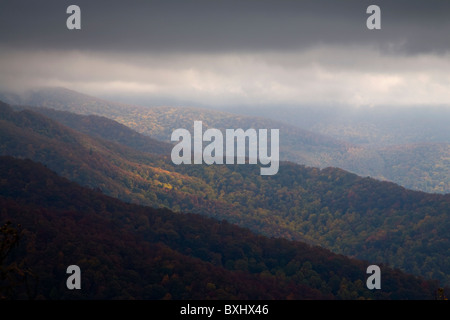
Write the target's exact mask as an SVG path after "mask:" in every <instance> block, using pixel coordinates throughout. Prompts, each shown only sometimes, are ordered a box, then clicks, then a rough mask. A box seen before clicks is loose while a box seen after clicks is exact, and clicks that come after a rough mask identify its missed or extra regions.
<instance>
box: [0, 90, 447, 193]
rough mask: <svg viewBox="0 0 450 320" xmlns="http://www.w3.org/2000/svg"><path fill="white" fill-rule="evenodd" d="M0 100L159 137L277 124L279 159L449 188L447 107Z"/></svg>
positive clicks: (56, 96) (73, 95)
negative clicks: (198, 125) (199, 128)
mask: <svg viewBox="0 0 450 320" xmlns="http://www.w3.org/2000/svg"><path fill="white" fill-rule="evenodd" d="M2 99H3V100H4V101H6V102H9V103H11V104H18V105H31V106H38V107H49V108H54V109H58V110H63V111H70V112H73V113H77V114H84V115H99V116H104V117H107V118H110V119H113V120H116V121H117V122H119V123H121V124H124V125H126V126H128V127H130V128H132V129H134V130H135V131H137V132H139V133H142V134H144V135H147V136H151V137H153V138H157V139H159V140H161V141H165V142H169V141H170V136H171V133H172V132H173V130H175V129H177V128H186V129H188V130H192V126H193V123H194V121H195V120H202V121H203V124H204V127H205V128H208V127H209V128H218V129H225V128H227V129H228V128H235V129H237V128H243V129H248V128H256V129H263V128H267V129H280V158H281V159H282V160H288V161H292V162H295V163H299V164H303V165H306V166H312V167H318V168H325V167H329V166H331V167H339V168H343V169H345V170H347V171H350V172H353V173H356V174H358V175H361V176H370V177H373V178H376V179H380V180H388V181H393V182H395V183H397V184H400V185H402V186H404V187H406V188H408V189H413V190H419V191H425V192H433V193H450V176H449V170H448V168H449V167H450V140H449V139H450V130H449V128H448V125H447V123H448V120H446V119H450V118H449V115H450V113H449V112H448V111H447V110H445V109H444V110H443V111H442V110H440V111H439V113H437V112H436V110H429V109H427V108H422V109H419V110H418V111H417V112H416V111H414V110H413V111H411V110H408V109H406V110H401V111H397V112H394V111H392V110H390V109H388V111H386V110H382V111H376V110H369V111H367V112H362V111H361V110H350V111H348V110H345V109H342V108H340V107H333V108H325V109H324V110H322V109H320V108H319V109H311V108H306V107H303V108H302V107H299V108H298V110H297V108H294V109H293V108H287V107H285V108H283V107H279V108H275V110H276V111H275V112H274V111H273V110H271V109H269V110H267V109H264V108H263V109H259V108H258V109H253V110H252V109H251V108H250V109H248V110H247V109H242V108H235V109H232V108H229V109H228V110H232V111H234V113H231V112H225V111H219V110H213V109H201V108H191V107H168V106H165V107H142V106H134V105H127V104H122V103H115V102H111V101H106V100H102V99H98V98H95V97H91V96H88V95H84V94H81V93H78V92H75V91H72V90H68V89H64V88H43V89H39V90H31V91H28V92H26V93H24V94H21V95H18V94H11V93H0V100H2ZM244 113H246V114H247V115H244ZM439 115H442V116H439ZM264 116H266V118H264ZM424 149H425V152H424Z"/></svg>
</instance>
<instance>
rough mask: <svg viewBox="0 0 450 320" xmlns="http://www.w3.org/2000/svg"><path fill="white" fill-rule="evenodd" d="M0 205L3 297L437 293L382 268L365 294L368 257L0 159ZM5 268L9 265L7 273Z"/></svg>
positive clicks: (388, 295)
mask: <svg viewBox="0 0 450 320" xmlns="http://www.w3.org/2000/svg"><path fill="white" fill-rule="evenodd" d="M0 204H1V208H2V209H1V211H0V224H1V226H5V227H4V228H2V229H1V231H2V235H3V234H7V232H9V233H10V234H11V232H14V230H17V231H19V232H20V235H21V238H20V242H19V246H18V247H17V248H13V251H11V252H10V255H8V257H7V259H6V260H5V261H4V262H3V264H2V265H0V268H2V269H3V270H9V271H7V274H8V277H7V281H5V282H3V286H2V287H1V290H0V296H3V298H15V299H27V298H37V299H241V300H245V299H434V298H435V297H436V296H435V294H436V289H437V284H436V283H435V282H430V281H425V280H424V279H421V278H419V277H415V276H411V275H406V274H404V273H402V272H400V271H398V270H392V269H390V268H388V267H387V266H384V265H381V268H382V279H383V280H382V281H383V282H382V290H369V289H367V288H366V286H365V279H366V277H367V274H366V268H367V266H368V263H369V262H366V261H358V260H355V259H350V258H347V257H344V256H342V255H336V254H333V253H331V252H330V251H328V250H325V249H322V248H319V247H311V246H308V245H306V244H303V243H300V242H293V241H288V240H285V239H270V238H266V237H263V236H257V235H254V234H252V233H251V232H249V231H248V230H246V229H242V228H239V227H237V226H233V225H231V224H229V223H227V222H226V221H221V222H219V221H215V220H212V219H207V218H205V217H202V216H199V215H194V214H176V213H173V212H170V211H169V210H166V209H160V210H156V209H152V208H149V207H143V206H137V205H132V204H126V203H123V202H121V201H119V200H117V199H114V198H110V197H107V196H105V195H103V194H101V193H98V192H96V191H93V190H90V189H86V188H81V187H80V186H78V185H77V184H75V183H73V182H70V181H68V180H66V179H64V178H61V177H59V176H57V175H56V174H54V173H53V172H51V171H49V170H48V169H47V168H45V167H44V166H42V165H40V164H36V163H33V162H32V161H30V160H18V159H14V158H10V157H1V158H0ZM8 221H10V222H11V223H9V224H7V222H8ZM19 225H20V226H19ZM1 239H3V238H1ZM13 264H15V265H16V266H18V268H12V269H8V266H11V265H13ZM74 264H75V265H78V266H79V267H80V269H81V270H82V290H73V291H71V290H68V289H67V287H66V278H67V276H68V275H67V274H66V268H67V266H69V265H74ZM25 275H26V278H25ZM11 279H14V281H12V280H11ZM27 288H28V290H27Z"/></svg>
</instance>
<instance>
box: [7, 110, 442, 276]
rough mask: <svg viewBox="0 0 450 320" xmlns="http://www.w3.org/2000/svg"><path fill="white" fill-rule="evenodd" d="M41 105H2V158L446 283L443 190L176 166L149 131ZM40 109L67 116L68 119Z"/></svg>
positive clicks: (321, 174)
mask: <svg viewBox="0 0 450 320" xmlns="http://www.w3.org/2000/svg"><path fill="white" fill-rule="evenodd" d="M43 110H44V109H30V110H23V111H20V112H16V111H13V110H12V109H11V108H10V107H9V106H7V105H3V106H2V107H1V110H0V154H1V155H10V156H14V157H20V158H29V159H32V160H33V161H37V162H41V163H43V164H45V165H46V166H47V167H48V168H49V169H51V170H53V171H55V172H56V173H58V174H59V175H61V176H63V177H66V178H68V179H70V180H72V181H75V182H77V183H79V184H81V185H83V186H87V187H89V188H91V189H96V190H101V191H102V192H103V193H104V194H107V195H109V196H113V197H116V198H119V199H121V200H124V201H127V202H133V203H136V204H143V205H149V206H153V207H166V208H170V209H171V210H173V211H179V212H192V213H200V214H203V215H208V216H211V217H214V218H216V219H218V220H223V219H226V220H227V221H229V222H231V223H235V224H238V225H239V226H242V227H246V228H249V229H250V230H252V231H253V232H257V233H259V234H263V235H266V236H270V237H282V238H286V239H293V240H301V241H306V242H308V243H310V244H314V245H320V246H323V247H325V248H328V249H330V250H332V251H334V252H336V253H341V254H345V255H348V256H352V257H355V258H358V259H366V260H368V261H371V262H373V263H376V264H378V263H388V264H389V265H391V266H393V267H398V268H400V269H401V270H404V271H407V272H410V273H413V274H416V275H422V276H425V277H427V278H432V279H437V280H439V281H440V282H441V284H442V285H445V284H449V283H450V279H449V275H450V270H449V267H450V261H449V259H450V252H449V250H450V241H449V234H448V232H447V230H448V228H449V227H450V226H449V224H450V219H449V214H450V198H449V197H450V195H439V194H427V193H423V192H416V191H411V190H407V189H404V188H402V187H400V186H398V185H395V184H393V183H389V182H380V181H377V180H374V179H370V178H362V177H358V176H357V175H355V174H351V173H349V172H346V171H344V170H341V169H337V168H327V169H322V170H320V169H317V168H310V167H305V166H301V165H298V164H294V163H285V162H282V163H281V164H280V168H279V172H278V173H277V174H276V175H273V176H261V175H260V168H259V166H255V165H244V166H243V165H237V164H236V165H211V166H203V165H199V166H194V165H191V166H189V165H186V166H183V165H178V166H177V165H174V164H173V163H172V162H171V160H170V157H169V153H165V152H163V151H161V152H160V153H159V154H156V152H155V153H150V152H151V148H154V149H155V148H156V149H158V146H157V145H156V144H151V143H152V141H154V140H153V139H151V138H149V137H144V136H142V135H140V134H138V133H137V132H133V131H130V130H123V131H122V130H121V131H120V132H122V133H123V134H121V135H120V136H115V135H113V134H112V133H111V132H113V131H114V130H115V129H112V128H117V126H118V124H117V123H116V122H114V121H112V120H110V119H106V118H99V117H93V116H89V117H87V116H81V115H73V114H68V113H65V115H64V116H61V117H60V116H59V115H58V114H61V112H56V111H52V112H50V111H48V110H47V111H43ZM37 111H39V112H44V113H45V112H46V113H48V114H49V115H50V114H52V113H53V115H54V117H55V119H56V118H57V117H59V118H65V120H64V124H65V125H62V124H61V123H59V122H57V121H55V120H52V119H50V118H48V117H47V116H44V115H42V114H39V113H37ZM52 117H53V116H52ZM97 120H101V122H99V121H97ZM58 121H59V120H58ZM61 121H62V120H61ZM230 121H231V120H230ZM100 123H101V125H99V124H100ZM80 124H83V125H82V126H81V125H80ZM150 124H151V123H150ZM155 125H157V124H155ZM191 125H192V123H191ZM68 126H70V127H71V128H69V127H68ZM80 127H83V128H82V129H81V128H80ZM120 127H123V126H120ZM77 128H78V129H79V130H81V131H83V132H80V131H77V130H78V129H77ZM100 129H101V130H100ZM280 135H281V131H280ZM144 138H147V139H150V140H145V139H144ZM282 139H283V138H282V136H280V141H282ZM136 141H147V142H146V143H147V145H148V146H149V147H148V148H147V149H146V150H142V149H140V148H138V147H137V145H139V143H138V144H136ZM158 143H161V142H158ZM162 144H163V143H162ZM163 145H164V146H168V147H167V149H165V150H170V149H171V148H172V147H173V146H171V145H169V144H163Z"/></svg>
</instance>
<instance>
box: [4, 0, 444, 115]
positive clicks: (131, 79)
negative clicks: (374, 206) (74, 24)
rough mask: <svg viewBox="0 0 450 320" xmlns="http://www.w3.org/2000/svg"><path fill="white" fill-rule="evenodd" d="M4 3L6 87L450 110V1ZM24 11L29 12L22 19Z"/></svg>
mask: <svg viewBox="0 0 450 320" xmlns="http://www.w3.org/2000/svg"><path fill="white" fill-rule="evenodd" d="M70 4H72V2H71V1H70V2H69V1H66V0H57V1H56V0H47V1H39V2H37V1H31V2H30V1H23V0H14V1H9V0H7V1H3V2H2V3H0V29H1V30H8V32H2V33H0V86H1V87H2V88H7V89H16V90H18V89H26V88H29V87H32V86H37V85H39V86H65V87H68V88H70V89H74V90H79V91H82V92H85V93H89V94H93V95H101V96H108V95H109V96H111V95H112V94H114V95H116V96H117V97H121V98H122V100H124V101H126V99H136V98H139V99H140V100H141V101H146V103H147V104H154V103H158V104H161V103H178V104H187V103H189V104H191V105H192V104H196V105H202V106H208V105H210V106H226V105H240V106H245V105H280V104H283V105H299V104H310V105H353V106H376V105H410V104H425V105H428V104H446V105H448V101H447V99H448V94H449V92H448V91H449V90H448V88H449V84H450V78H449V77H450V76H449V75H450V72H449V71H450V64H449V61H450V60H449V55H450V50H449V48H450V43H449V42H450V38H449V37H448V34H450V19H449V16H450V3H449V2H448V1H440V0H439V1H435V0H430V1H426V2H425V1H404V0H397V1H385V0H379V1H377V4H378V5H379V6H380V7H381V10H382V29H381V30H378V31H369V30H367V28H366V26H365V25H366V24H365V23H366V19H367V17H368V15H367V14H366V8H367V7H368V6H369V5H370V4H372V1H365V0H345V1H335V0H314V1H312V0H307V1H290V0H277V1H274V0H273V1H270V0H241V1H234V0H227V1H221V0H217V1H200V0H199V1H196V0H192V1H138V0H134V1H127V2H126V4H125V2H123V1H116V0H111V1H85V0H79V1H77V5H79V6H80V7H81V12H82V30H80V31H69V30H67V28H66V24H65V22H66V19H67V17H68V15H67V14H66V13H65V10H66V8H67V6H69V5H70ZM25 8H26V9H27V10H25Z"/></svg>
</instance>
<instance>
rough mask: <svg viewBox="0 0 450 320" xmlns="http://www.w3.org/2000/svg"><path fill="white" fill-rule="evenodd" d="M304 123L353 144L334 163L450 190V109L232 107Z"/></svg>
mask: <svg viewBox="0 0 450 320" xmlns="http://www.w3.org/2000/svg"><path fill="white" fill-rule="evenodd" d="M225 110H226V111H229V112H239V113H242V114H245V115H247V116H255V115H257V116H260V117H261V116H262V117H266V118H270V119H276V120H278V121H283V122H286V123H289V124H291V125H296V126H300V127H302V128H304V129H307V130H310V131H312V132H317V133H320V134H323V135H326V136H332V137H335V138H336V139H339V140H342V141H347V142H349V143H351V144H352V148H351V149H348V151H349V152H348V153H347V156H346V157H344V158H343V159H342V160H341V161H337V162H335V163H334V164H333V166H337V167H340V168H343V169H345V170H348V171H351V172H354V173H357V174H358V175H362V176H371V177H374V178H377V179H382V180H389V181H393V182H395V183H397V184H400V185H402V186H404V187H406V188H408V189H413V190H419V191H426V192H434V193H450V170H449V168H450V129H449V126H448V123H449V122H450V109H449V108H445V107H428V106H427V107H425V106H424V107H409V108H408V107H402V108H398V109H395V108H388V107H378V108H345V107H338V106H333V107H321V108H309V107H306V106H298V107H296V108H293V107H282V106H280V107H277V108H263V107H261V108H257V109H256V108H227V109H225Z"/></svg>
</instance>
